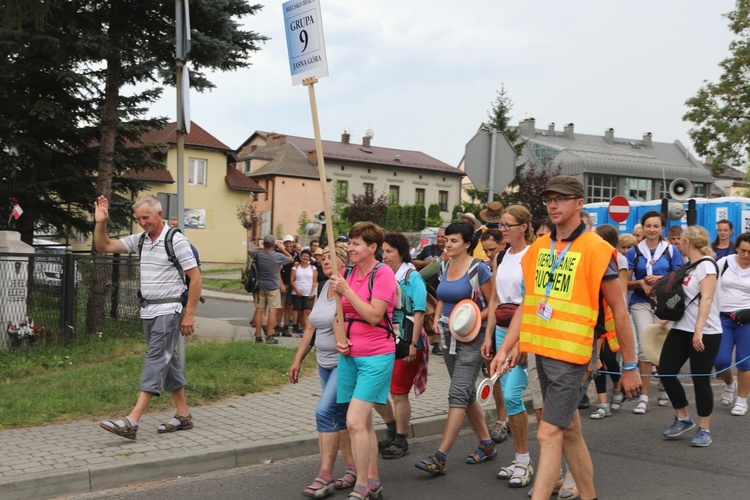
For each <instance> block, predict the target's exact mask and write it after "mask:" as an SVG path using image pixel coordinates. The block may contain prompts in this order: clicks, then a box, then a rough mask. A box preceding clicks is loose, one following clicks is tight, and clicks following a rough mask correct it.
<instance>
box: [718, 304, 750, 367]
mask: <svg viewBox="0 0 750 500" xmlns="http://www.w3.org/2000/svg"><path fill="white" fill-rule="evenodd" d="M721 329H722V330H723V331H724V333H723V335H722V336H721V345H720V346H719V353H718V354H717V355H716V361H714V366H715V367H716V369H717V370H719V371H721V370H724V369H726V368H727V367H728V366H729V365H731V364H732V351H733V350H734V349H735V347H736V348H737V352H736V353H735V355H734V359H735V360H736V361H742V360H743V359H745V358H746V357H748V356H750V325H743V326H740V325H738V324H737V323H736V322H735V321H734V320H733V319H731V318H725V317H723V316H722V318H721ZM737 369H738V370H750V359H745V361H742V362H741V363H739V364H738V365H737Z"/></svg>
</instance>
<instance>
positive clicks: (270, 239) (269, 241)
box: [263, 234, 276, 247]
mask: <svg viewBox="0 0 750 500" xmlns="http://www.w3.org/2000/svg"><path fill="white" fill-rule="evenodd" d="M274 243H276V237H275V236H274V235H272V234H267V235H265V236H264V237H263V246H264V247H272V246H273V245H274Z"/></svg>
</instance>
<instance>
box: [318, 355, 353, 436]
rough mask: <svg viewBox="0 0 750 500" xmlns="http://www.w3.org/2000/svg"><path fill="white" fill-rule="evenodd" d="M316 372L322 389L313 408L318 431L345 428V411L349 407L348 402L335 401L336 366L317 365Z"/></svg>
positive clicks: (336, 430)
mask: <svg viewBox="0 0 750 500" xmlns="http://www.w3.org/2000/svg"><path fill="white" fill-rule="evenodd" d="M318 374H319V375H320V386H321V388H322V389H323V392H321V394H320V399H319V400H318V406H317V407H316V408H315V423H316V425H317V428H318V432H338V431H343V430H346V411H347V410H348V409H349V404H348V403H344V404H338V403H336V385H337V380H338V367H334V368H323V367H322V366H318Z"/></svg>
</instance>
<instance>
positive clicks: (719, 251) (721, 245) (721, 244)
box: [711, 219, 737, 261]
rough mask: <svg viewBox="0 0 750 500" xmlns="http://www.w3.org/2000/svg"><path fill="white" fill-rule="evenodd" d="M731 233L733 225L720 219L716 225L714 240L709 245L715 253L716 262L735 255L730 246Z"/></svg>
mask: <svg viewBox="0 0 750 500" xmlns="http://www.w3.org/2000/svg"><path fill="white" fill-rule="evenodd" d="M733 232H734V224H732V221H729V220H726V219H721V220H720V221H719V222H717V223H716V239H715V240H714V241H713V243H711V248H712V249H713V251H714V252H715V253H716V260H717V261H718V260H719V259H723V258H724V257H728V256H730V255H734V254H736V253H737V250H736V249H735V248H734V245H733V244H732V233H733Z"/></svg>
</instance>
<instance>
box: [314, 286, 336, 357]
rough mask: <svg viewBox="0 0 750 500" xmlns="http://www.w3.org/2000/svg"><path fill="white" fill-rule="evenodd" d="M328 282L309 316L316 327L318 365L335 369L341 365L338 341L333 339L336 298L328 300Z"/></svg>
mask: <svg viewBox="0 0 750 500" xmlns="http://www.w3.org/2000/svg"><path fill="white" fill-rule="evenodd" d="M330 284H331V282H330V281H326V282H325V283H324V284H323V287H322V289H321V291H320V295H319V296H318V300H316V301H315V305H314V306H313V308H312V311H311V312H310V316H308V320H309V321H310V324H311V325H312V326H313V327H315V349H316V351H317V352H316V357H317V359H318V365H320V366H322V367H323V368H327V369H329V370H330V369H331V368H335V367H336V366H338V364H339V353H338V351H337V350H336V339H335V338H334V337H333V318H334V317H336V297H332V298H330V299H329V298H328V286H329V285H330Z"/></svg>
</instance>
